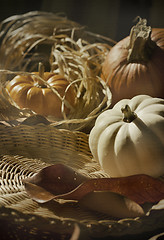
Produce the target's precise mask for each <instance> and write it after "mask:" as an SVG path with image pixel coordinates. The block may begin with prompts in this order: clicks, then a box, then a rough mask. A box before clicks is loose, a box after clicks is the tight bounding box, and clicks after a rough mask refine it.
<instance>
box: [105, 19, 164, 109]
mask: <svg viewBox="0 0 164 240" xmlns="http://www.w3.org/2000/svg"><path fill="white" fill-rule="evenodd" d="M101 77H102V78H103V79H104V80H105V81H106V82H107V83H108V85H109V87H110V90H111V92H112V106H114V104H115V103H117V102H118V101H119V100H121V99H124V98H132V97H134V96H136V95H141V94H146V95H150V96H152V97H158V98H164V84H163V81H164V28H151V26H147V21H146V19H139V22H138V23H137V24H136V25H135V26H133V27H132V29H131V32H130V35H129V36H127V37H125V38H123V39H122V40H120V41H119V42H118V43H117V44H115V45H114V46H113V47H112V49H111V50H110V51H109V53H108V54H107V57H106V59H105V61H104V63H103V65H102V73H101Z"/></svg>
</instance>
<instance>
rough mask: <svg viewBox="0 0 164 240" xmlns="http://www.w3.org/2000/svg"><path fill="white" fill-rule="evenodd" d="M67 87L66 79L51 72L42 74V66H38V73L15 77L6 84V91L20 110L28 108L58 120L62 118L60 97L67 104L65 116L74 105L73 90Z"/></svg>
mask: <svg viewBox="0 0 164 240" xmlns="http://www.w3.org/2000/svg"><path fill="white" fill-rule="evenodd" d="M37 76H38V77H37ZM40 78H41V79H40ZM42 79H43V81H42ZM45 82H46V83H47V84H46V83H45ZM68 85H69V81H68V80H67V79H66V78H64V77H63V76H61V75H56V74H55V73H53V72H44V66H43V65H42V64H39V71H38V72H33V73H32V74H31V75H17V76H15V77H14V78H13V79H12V80H11V81H9V82H8V84H7V86H6V89H7V92H8V93H9V95H10V97H11V98H12V99H13V100H14V102H15V103H16V104H17V105H18V106H19V107H20V108H28V109H31V110H33V111H34V112H35V113H37V114H40V115H43V116H54V117H56V118H59V119H60V118H62V117H63V115H62V110H61V107H62V97H63V96H65V100H66V101H67V102H68V104H69V107H67V106H64V110H65V113H66V114H68V113H69V111H70V108H71V106H74V104H75V90H74V88H73V87H72V86H70V87H69V88H68ZM67 88H68V89H67ZM53 89H54V91H55V92H54V91H53ZM66 89H67V91H66Z"/></svg>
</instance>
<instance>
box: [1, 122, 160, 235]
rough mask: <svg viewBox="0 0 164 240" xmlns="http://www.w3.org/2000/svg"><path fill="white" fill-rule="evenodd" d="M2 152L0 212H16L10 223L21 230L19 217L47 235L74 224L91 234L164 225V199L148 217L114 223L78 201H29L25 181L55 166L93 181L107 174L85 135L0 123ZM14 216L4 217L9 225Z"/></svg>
mask: <svg viewBox="0 0 164 240" xmlns="http://www.w3.org/2000/svg"><path fill="white" fill-rule="evenodd" d="M0 151H1V157H0V172H1V180H0V181H1V188H0V205H1V209H2V210H3V208H4V207H5V209H8V210H7V211H9V210H10V211H11V212H12V213H13V215H12V218H13V221H12V222H13V223H15V224H17V227H18V229H19V224H20V219H23V220H22V222H21V225H22V224H24V225H23V226H26V227H28V228H29V229H30V227H32V226H31V225H33V226H35V228H36V229H37V231H38V230H39V229H40V230H41V231H43V232H48V233H47V237H48V235H49V234H50V233H53V232H54V231H56V232H58V233H64V232H67V233H68V232H69V233H70V231H71V229H72V228H73V226H74V223H76V224H78V225H79V226H80V227H81V229H82V230H83V231H84V232H86V231H87V232H88V233H89V234H90V235H91V236H109V235H110V236H123V235H126V234H138V233H142V232H147V231H152V230H153V229H154V230H155V229H157V228H162V227H163V226H164V217H163V216H164V215H163V213H164V209H163V210H162V209H160V208H162V207H161V206H162V204H163V202H162V201H161V203H159V204H158V205H157V207H155V206H154V207H153V209H152V210H151V211H150V212H149V213H148V214H147V215H146V216H145V217H141V218H136V219H121V220H116V219H112V218H110V217H109V216H105V215H103V214H99V213H95V212H92V211H88V210H85V209H82V208H81V207H80V206H79V205H78V203H77V202H70V201H66V200H62V201H60V200H55V201H53V203H52V202H51V203H46V204H39V203H36V202H35V201H33V200H32V199H30V198H29V196H28V195H27V193H26V191H25V189H24V186H23V184H22V180H23V179H24V178H26V177H29V176H32V175H33V174H35V173H37V172H38V171H40V170H41V169H42V168H44V167H46V166H49V165H51V164H55V163H63V164H66V165H67V166H70V167H72V168H73V169H75V170H76V171H77V172H80V173H82V174H84V175H86V176H89V177H93V178H94V177H104V176H105V174H104V172H103V171H102V170H101V169H100V166H99V164H98V163H96V162H94V160H93V159H92V155H91V153H90V150H89V147H88V135H87V134H85V133H82V132H78V131H70V130H66V129H56V128H55V127H52V126H51V125H50V126H46V125H44V124H42V123H41V124H37V125H35V126H28V125H23V124H20V125H18V126H15V127H10V126H6V125H4V124H1V125H0ZM7 211H6V212H7ZM11 212H10V213H5V214H4V215H1V218H4V219H8V221H11V219H12V218H11ZM10 218H11V219H10ZM31 218H32V219H31ZM29 219H31V221H29ZM43 222H44V224H43ZM50 223H51V224H50ZM42 225H44V226H42ZM50 226H51V227H50Z"/></svg>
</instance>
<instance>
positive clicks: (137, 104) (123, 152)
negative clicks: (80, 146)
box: [6, 19, 164, 177]
mask: <svg viewBox="0 0 164 240" xmlns="http://www.w3.org/2000/svg"><path fill="white" fill-rule="evenodd" d="M100 77H101V78H102V79H104V81H105V82H106V83H107V84H108V86H109V88H110V90H111V92H112V105H111V107H110V109H109V110H106V111H104V112H103V113H100V115H99V117H98V118H97V120H96V123H95V126H94V128H93V129H92V131H91V132H90V137H89V145H90V149H91V151H92V154H93V156H94V158H95V159H97V160H98V161H99V162H100V164H101V165H102V167H103V169H104V171H106V172H107V173H108V174H109V176H114V177H118V176H127V175H132V174H138V173H144V174H148V175H151V176H155V177H158V176H161V175H163V174H164V162H163V157H164V134H163V133H164V118H163V117H164V100H163V97H164V84H163V78H164V30H163V29H152V28H151V27H150V26H147V22H146V20H145V19H139V21H138V23H137V24H136V25H135V26H134V27H133V28H132V29H131V32H130V36H128V37H126V38H125V39H123V40H121V41H120V42H118V43H117V44H115V45H114V46H113V47H112V49H111V50H110V51H109V53H108V54H107V56H106V59H105V61H104V62H103V63H102V69H101V71H100ZM45 82H46V83H47V84H45ZM6 90H7V92H8V93H9V95H10V96H11V98H12V99H13V100H14V101H15V102H16V104H17V105H18V106H19V107H20V108H29V109H31V110H33V111H34V112H36V113H37V114H40V115H43V116H48V115H53V116H55V117H57V118H62V113H61V104H62V103H61V101H60V98H61V97H63V96H64V94H65V91H66V90H67V91H66V95H65V100H66V111H65V112H66V114H67V113H68V112H69V109H70V108H69V107H67V105H68V106H74V105H75V89H74V86H73V85H70V84H69V81H68V79H66V78H65V77H64V76H62V75H60V74H56V73H55V72H45V71H44V66H43V64H39V71H38V72H33V73H32V74H31V75H28V76H22V75H18V76H16V77H14V79H12V80H11V81H9V83H8V84H7V86H6ZM54 91H55V93H56V94H54ZM60 96H61V97H60ZM130 99H131V100H130Z"/></svg>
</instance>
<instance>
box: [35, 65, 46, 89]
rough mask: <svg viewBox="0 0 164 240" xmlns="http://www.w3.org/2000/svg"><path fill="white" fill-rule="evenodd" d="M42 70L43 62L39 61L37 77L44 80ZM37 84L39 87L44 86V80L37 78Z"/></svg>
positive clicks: (43, 68)
mask: <svg viewBox="0 0 164 240" xmlns="http://www.w3.org/2000/svg"><path fill="white" fill-rule="evenodd" d="M44 72H45V67H44V65H43V63H41V62H39V65H38V73H39V77H40V78H42V79H43V80H44ZM37 86H38V87H41V88H44V87H46V85H45V84H44V82H43V81H42V80H41V79H39V78H38V79H37Z"/></svg>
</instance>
